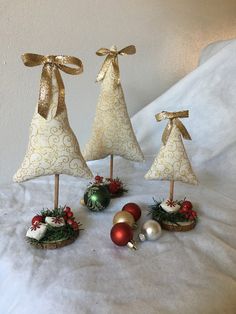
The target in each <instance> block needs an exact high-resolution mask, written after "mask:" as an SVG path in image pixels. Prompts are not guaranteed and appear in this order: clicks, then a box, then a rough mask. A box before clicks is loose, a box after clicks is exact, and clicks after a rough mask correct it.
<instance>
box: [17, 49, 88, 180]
mask: <svg viewBox="0 0 236 314" xmlns="http://www.w3.org/2000/svg"><path fill="white" fill-rule="evenodd" d="M22 58H23V62H24V64H25V65H27V66H36V65H40V64H43V71H42V77H41V82H40V95H39V102H38V104H37V107H36V111H35V113H34V116H33V119H32V122H31V126H30V136H29V145H28V150H27V152H26V155H25V157H24V160H23V163H22V165H21V167H20V169H19V170H18V171H17V173H16V174H15V175H14V178H13V179H14V181H15V182H23V181H26V180H30V179H33V178H35V177H39V176H45V175H52V174H67V175H72V176H78V177H84V178H91V177H92V173H91V171H90V170H89V168H88V167H87V165H86V162H85V160H84V159H83V157H82V155H81V152H80V147H79V144H78V141H77V139H76V136H75V135H74V133H73V131H72V129H71V128H70V125H69V121H68V117H67V110H66V105H65V101H64V84H63V81H62V78H61V75H60V72H59V69H61V70H62V71H64V72H66V73H68V74H79V73H81V72H82V63H81V61H80V60H79V59H77V58H74V57H67V56H40V55H35V54H25V55H23V57H22ZM67 63H72V64H73V65H76V66H77V68H70V67H68V66H66V64H67Z"/></svg>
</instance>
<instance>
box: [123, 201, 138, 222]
mask: <svg viewBox="0 0 236 314" xmlns="http://www.w3.org/2000/svg"><path fill="white" fill-rule="evenodd" d="M122 210H125V211H126V212H129V213H130V214H132V215H133V217H134V220H135V221H137V220H139V218H140V217H141V208H140V207H139V206H138V205H137V204H135V203H127V204H125V206H123V208H122Z"/></svg>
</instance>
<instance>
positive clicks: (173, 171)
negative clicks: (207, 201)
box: [145, 110, 198, 211]
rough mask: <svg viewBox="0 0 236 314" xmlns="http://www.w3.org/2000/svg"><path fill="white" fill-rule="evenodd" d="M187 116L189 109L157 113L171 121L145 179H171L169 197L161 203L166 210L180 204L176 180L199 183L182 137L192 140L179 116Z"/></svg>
mask: <svg viewBox="0 0 236 314" xmlns="http://www.w3.org/2000/svg"><path fill="white" fill-rule="evenodd" d="M187 117H188V111H187V110H186V111H179V112H166V111H163V112H161V113H159V114H157V115H156V119H157V121H162V120H164V119H169V122H168V124H167V126H166V128H165V130H164V132H163V135H162V142H163V145H162V147H161V149H160V151H159V153H158V155H157V156H156V158H155V159H154V162H153V164H152V166H151V168H150V169H149V171H148V172H147V173H146V175H145V179H147V180H166V181H170V194H169V199H168V200H166V201H164V202H162V204H161V206H162V207H163V208H164V209H165V210H166V211H174V210H178V208H179V205H178V206H175V205H176V204H175V203H174V202H173V194H174V182H175V181H181V182H184V183H189V184H197V183H198V181H197V178H196V176H195V174H194V172H193V170H192V167H191V164H190V161H189V159H188V156H187V153H186V151H185V148H184V144H183V141H182V137H183V138H185V139H187V140H191V137H190V135H189V133H188V131H187V130H186V128H185V127H184V125H183V123H182V122H181V121H180V120H179V118H187ZM174 207H175V208H174Z"/></svg>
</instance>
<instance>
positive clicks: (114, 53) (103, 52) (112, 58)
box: [96, 45, 136, 84]
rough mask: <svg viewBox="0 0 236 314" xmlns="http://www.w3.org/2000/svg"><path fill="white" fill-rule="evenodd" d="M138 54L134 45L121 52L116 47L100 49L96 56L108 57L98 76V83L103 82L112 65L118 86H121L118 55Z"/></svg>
mask: <svg viewBox="0 0 236 314" xmlns="http://www.w3.org/2000/svg"><path fill="white" fill-rule="evenodd" d="M135 53H136V48H135V46H134V45H130V46H127V47H125V48H123V49H121V50H119V51H118V50H117V48H116V46H112V47H111V48H110V49H107V48H100V49H99V50H98V51H97V52H96V55H98V56H106V58H105V60H104V62H103V64H102V67H101V69H100V71H99V73H98V75H97V79H96V82H99V81H102V80H103V79H104V77H105V75H106V73H107V70H108V68H109V66H110V64H112V66H113V68H114V72H115V75H114V76H115V81H116V83H117V84H120V70H119V65H118V55H121V56H126V55H132V54H135Z"/></svg>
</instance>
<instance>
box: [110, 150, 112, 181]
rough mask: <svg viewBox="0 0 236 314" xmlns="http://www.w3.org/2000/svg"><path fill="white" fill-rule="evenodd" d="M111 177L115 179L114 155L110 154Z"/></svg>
mask: <svg viewBox="0 0 236 314" xmlns="http://www.w3.org/2000/svg"><path fill="white" fill-rule="evenodd" d="M110 179H113V155H111V156H110Z"/></svg>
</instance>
